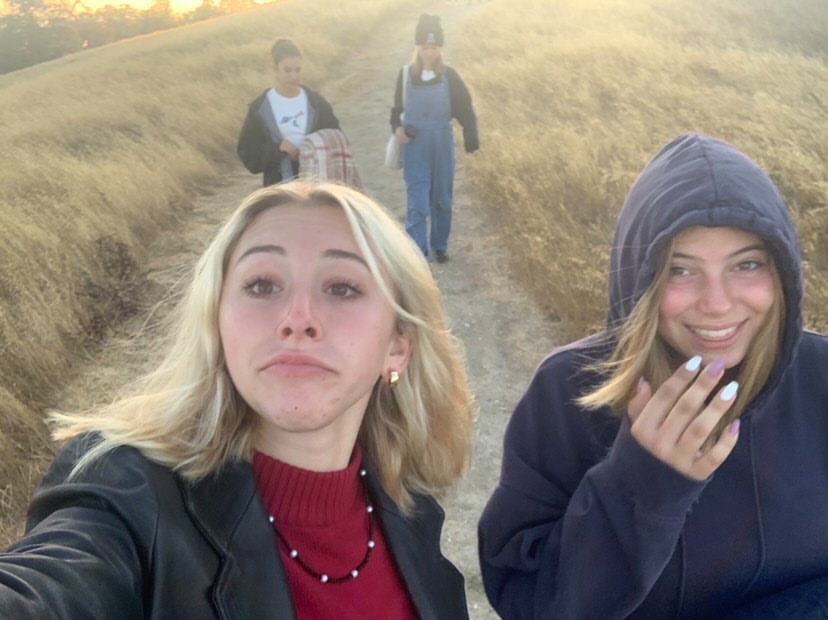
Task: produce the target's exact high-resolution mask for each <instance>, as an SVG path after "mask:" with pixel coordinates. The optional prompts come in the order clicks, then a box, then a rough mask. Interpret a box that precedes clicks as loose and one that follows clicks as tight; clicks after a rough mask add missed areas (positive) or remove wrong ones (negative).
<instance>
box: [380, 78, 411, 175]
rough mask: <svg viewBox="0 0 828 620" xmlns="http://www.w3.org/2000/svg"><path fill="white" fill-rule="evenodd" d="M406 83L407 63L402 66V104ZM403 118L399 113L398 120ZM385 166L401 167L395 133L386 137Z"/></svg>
mask: <svg viewBox="0 0 828 620" xmlns="http://www.w3.org/2000/svg"><path fill="white" fill-rule="evenodd" d="M407 84H408V65H404V66H403V77H402V87H403V89H402V98H403V105H405V91H406V86H407ZM402 120H403V114H400V121H402ZM385 166H386V167H387V168H391V170H399V169H400V168H402V153H401V152H400V143H399V141H398V140H397V134H396V133H392V134H391V136H390V137H389V138H388V143H387V144H386V145H385Z"/></svg>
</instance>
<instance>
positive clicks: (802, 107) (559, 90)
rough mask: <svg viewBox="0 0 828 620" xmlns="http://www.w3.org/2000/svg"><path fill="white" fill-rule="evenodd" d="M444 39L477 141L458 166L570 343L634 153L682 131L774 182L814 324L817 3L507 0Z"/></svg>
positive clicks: (826, 326)
mask: <svg viewBox="0 0 828 620" xmlns="http://www.w3.org/2000/svg"><path fill="white" fill-rule="evenodd" d="M516 6H517V5H515V4H512V3H506V2H505V1H504V2H500V3H493V4H491V5H489V6H488V7H486V9H484V10H482V11H481V12H480V13H479V14H478V15H477V16H476V18H475V19H474V20H471V21H469V22H468V23H467V24H466V27H465V29H464V33H463V34H462V35H455V39H454V40H455V41H457V43H456V44H455V47H454V50H455V55H456V57H457V58H456V64H457V66H458V67H459V68H460V70H461V72H462V73H463V76H464V78H465V79H466V80H467V81H468V82H469V83H470V84H471V86H472V88H473V90H474V94H475V103H476V106H477V108H478V113H479V116H480V125H481V127H482V134H483V135H482V144H483V149H482V151H481V152H480V154H479V156H476V157H474V158H470V160H469V161H468V166H469V167H470V168H471V176H472V178H473V183H474V185H475V187H476V190H477V192H478V193H479V195H481V196H486V197H487V201H488V202H490V204H491V206H492V208H493V211H494V212H495V213H496V217H498V218H499V220H498V221H499V222H500V223H501V224H502V226H503V229H504V232H505V233H506V237H507V243H508V244H509V245H510V247H511V249H512V255H513V256H514V257H515V259H514V260H515V267H516V271H517V273H519V274H520V277H521V278H522V279H523V280H524V281H525V282H526V283H527V285H528V286H529V287H531V288H532V290H533V291H534V293H535V295H536V297H537V299H538V300H539V301H540V303H541V304H542V305H543V306H544V308H545V309H546V310H547V311H548V312H550V313H551V314H555V315H557V316H559V317H560V318H561V320H562V326H563V328H564V330H565V332H566V333H567V334H568V335H569V336H571V337H578V336H581V335H584V334H586V333H587V332H588V331H591V330H593V329H595V328H596V327H599V326H601V325H602V324H603V321H604V313H605V309H606V271H607V261H608V249H609V248H608V246H609V243H610V240H611V232H612V229H613V226H614V223H615V217H616V214H617V212H618V210H619V209H620V206H621V204H622V202H623V198H624V195H625V193H626V191H627V189H628V188H629V186H630V184H631V183H632V181H633V180H634V178H635V176H636V174H637V173H638V172H639V171H640V169H641V168H642V167H643V165H644V164H645V163H646V162H647V160H648V158H649V157H650V156H651V155H652V154H653V153H654V152H655V150H656V149H657V148H658V147H659V146H660V145H661V144H663V143H664V142H666V141H667V140H668V139H670V138H671V137H673V136H674V135H676V134H678V133H681V132H683V131H701V132H704V133H709V134H712V135H715V136H719V137H721V138H723V139H725V140H728V141H730V142H732V143H733V144H735V145H736V146H737V147H739V148H740V149H742V150H744V151H745V152H746V153H748V154H749V155H751V156H752V157H753V158H754V159H756V160H757V161H758V162H759V163H760V164H761V165H762V166H763V167H764V168H765V169H766V170H768V171H769V173H770V174H771V176H772V177H773V178H774V180H775V181H776V182H777V184H778V185H779V187H780V189H781V191H782V192H783V194H784V195H785V198H786V199H787V201H788V204H789V206H790V208H791V209H792V211H793V212H794V216H795V219H796V221H797V225H798V229H799V232H800V238H801V242H802V247H803V255H804V258H805V263H806V273H807V284H806V323H807V324H808V325H809V326H811V327H814V328H817V329H819V330H821V331H825V330H828V122H826V119H828V66H827V65H826V60H828V40H826V38H825V32H828V4H826V3H825V2H824V0H621V1H612V0H578V1H577V2H576V1H575V0H569V1H555V0H521V2H520V4H519V7H520V10H519V11H516V10H515V7H516Z"/></svg>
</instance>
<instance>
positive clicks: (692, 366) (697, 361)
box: [684, 355, 702, 372]
mask: <svg viewBox="0 0 828 620" xmlns="http://www.w3.org/2000/svg"><path fill="white" fill-rule="evenodd" d="M701 363H702V358H701V355H694V356H693V357H691V358H690V359H689V360H688V362H687V363H686V364H685V365H684V367H685V368H686V369H687V370H689V371H690V372H696V371H697V370H698V369H699V366H701Z"/></svg>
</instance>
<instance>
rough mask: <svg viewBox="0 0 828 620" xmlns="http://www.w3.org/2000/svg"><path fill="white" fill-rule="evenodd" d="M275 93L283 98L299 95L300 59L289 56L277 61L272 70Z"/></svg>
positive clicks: (300, 80)
mask: <svg viewBox="0 0 828 620" xmlns="http://www.w3.org/2000/svg"><path fill="white" fill-rule="evenodd" d="M273 73H274V78H275V83H274V86H275V88H276V92H278V93H279V94H280V95H282V96H283V97H294V96H296V95H297V94H299V86H300V84H301V83H302V57H301V56H291V57H289V58H285V59H284V60H281V61H279V62H278V63H277V64H276V65H275V66H274V68H273Z"/></svg>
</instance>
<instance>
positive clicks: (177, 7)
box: [0, 0, 271, 15]
mask: <svg viewBox="0 0 828 620" xmlns="http://www.w3.org/2000/svg"><path fill="white" fill-rule="evenodd" d="M154 1H155V0H81V3H82V4H83V5H84V6H86V7H87V8H88V9H90V10H92V11H94V10H95V9H99V8H101V7H102V6H106V5H107V4H111V5H113V6H121V5H129V6H131V7H133V8H135V9H138V10H139V11H143V10H145V9H148V8H149V7H151V6H152V5H153V4H154ZM269 1H271V0H257V2H260V3H266V2H269ZM71 2H72V0H69V3H70V4H71ZM201 3H202V0H170V7H171V8H172V10H173V11H174V12H176V13H187V12H189V11H192V10H193V9H195V8H196V7H198V6H200V5H201ZM7 12H8V4H7V2H6V0H0V15H4V14H6V13H7Z"/></svg>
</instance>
